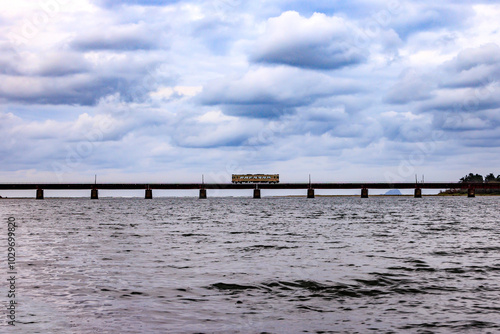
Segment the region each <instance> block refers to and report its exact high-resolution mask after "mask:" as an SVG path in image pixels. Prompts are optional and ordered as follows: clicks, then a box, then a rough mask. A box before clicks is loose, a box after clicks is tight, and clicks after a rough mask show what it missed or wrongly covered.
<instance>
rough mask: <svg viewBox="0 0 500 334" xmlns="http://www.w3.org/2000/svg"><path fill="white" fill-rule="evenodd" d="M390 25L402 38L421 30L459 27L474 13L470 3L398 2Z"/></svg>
mask: <svg viewBox="0 0 500 334" xmlns="http://www.w3.org/2000/svg"><path fill="white" fill-rule="evenodd" d="M399 4H400V6H399V7H398V12H397V14H398V15H395V16H394V19H393V22H391V26H392V27H393V29H394V30H395V31H396V32H397V33H398V35H399V36H400V37H401V38H402V39H406V38H408V37H409V36H411V35H413V34H416V33H420V32H423V31H435V30H438V29H443V28H447V29H449V30H454V29H460V27H462V26H464V25H466V24H467V20H468V19H469V18H471V17H472V16H473V15H474V11H473V10H472V7H471V6H472V4H471V3H467V2H464V3H463V4H462V3H425V2H403V1H401V2H399Z"/></svg>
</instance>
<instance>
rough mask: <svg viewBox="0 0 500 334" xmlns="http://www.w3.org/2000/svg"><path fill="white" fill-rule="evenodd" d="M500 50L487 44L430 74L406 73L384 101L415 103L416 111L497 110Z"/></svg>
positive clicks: (460, 53) (464, 52) (471, 50)
mask: <svg viewBox="0 0 500 334" xmlns="http://www.w3.org/2000/svg"><path fill="white" fill-rule="evenodd" d="M499 81H500V48H499V47H498V46H497V45H496V44H488V45H484V46H481V47H478V48H470V49H465V50H463V51H461V52H459V53H458V54H457V56H456V57H455V58H454V59H452V60H450V61H448V62H445V63H443V64H442V65H440V66H438V68H436V69H434V70H433V71H432V72H426V73H422V72H417V71H416V70H413V69H410V70H405V71H404V72H403V73H402V74H401V75H400V78H399V80H398V82H397V83H396V84H395V85H394V86H393V87H392V88H391V89H390V90H389V91H388V93H387V95H386V97H385V101H386V102H388V103H393V104H407V103H413V102H419V103H418V110H419V111H433V110H437V111H455V112H460V111H466V112H472V111H477V110H483V109H492V108H497V107H499V106H500V104H499V103H500V100H499V99H498V98H497V96H498V95H497V94H496V92H497V91H498V87H497V86H498V82H499Z"/></svg>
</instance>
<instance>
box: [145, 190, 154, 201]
mask: <svg viewBox="0 0 500 334" xmlns="http://www.w3.org/2000/svg"><path fill="white" fill-rule="evenodd" d="M144 198H145V199H153V189H146V194H145V195H144Z"/></svg>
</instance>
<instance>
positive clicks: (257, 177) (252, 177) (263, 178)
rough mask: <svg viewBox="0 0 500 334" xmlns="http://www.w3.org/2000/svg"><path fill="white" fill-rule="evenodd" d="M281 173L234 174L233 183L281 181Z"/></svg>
mask: <svg viewBox="0 0 500 334" xmlns="http://www.w3.org/2000/svg"><path fill="white" fill-rule="evenodd" d="M279 182H280V175H279V174H233V177H232V183H279Z"/></svg>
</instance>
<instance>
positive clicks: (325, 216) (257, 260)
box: [0, 197, 500, 333]
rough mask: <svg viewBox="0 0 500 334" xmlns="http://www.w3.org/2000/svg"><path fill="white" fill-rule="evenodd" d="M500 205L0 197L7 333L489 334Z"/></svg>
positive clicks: (497, 286) (452, 200)
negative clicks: (12, 296) (11, 300)
mask: <svg viewBox="0 0 500 334" xmlns="http://www.w3.org/2000/svg"><path fill="white" fill-rule="evenodd" d="M499 204H500V197H477V198H472V199H471V198H465V197H425V198H422V199H414V198H411V197H371V198H369V199H360V198H357V197H333V198H315V199H306V198H263V199H260V200H257V199H251V198H209V199H208V200H199V199H194V198H155V199H153V200H144V199H119V198H110V199H100V200H94V201H91V200H89V199H46V200H43V201H35V200H30V199H2V200H0V213H1V215H2V217H1V218H2V220H3V222H4V224H3V230H2V231H3V232H2V236H1V237H2V239H1V242H2V244H3V245H6V242H7V241H6V234H7V229H6V225H7V224H6V222H7V219H8V217H14V218H15V219H16V222H17V223H18V227H17V229H16V243H17V245H16V266H17V271H18V274H17V281H16V299H17V303H18V307H17V309H16V317H17V318H16V320H17V323H16V326H15V327H12V326H7V321H6V320H5V321H2V324H1V327H0V331H1V330H2V329H5V330H8V331H9V332H10V333H498V332H500V315H499V314H500V298H499V297H500V222H499V208H500V206H499ZM2 249H4V252H5V253H6V252H7V251H6V247H2ZM5 255H6V254H5ZM2 258H4V260H2V261H3V262H2V268H4V269H2V271H1V274H2V275H3V276H2V277H6V276H7V269H6V266H7V260H6V259H5V258H6V256H2ZM2 281H4V282H5V279H2ZM0 289H3V290H4V291H3V292H2V294H1V295H2V299H3V301H2V305H6V303H7V302H8V301H7V299H6V292H7V289H8V286H7V283H5V284H0ZM3 308H4V310H5V307H3ZM4 319H6V318H4Z"/></svg>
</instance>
